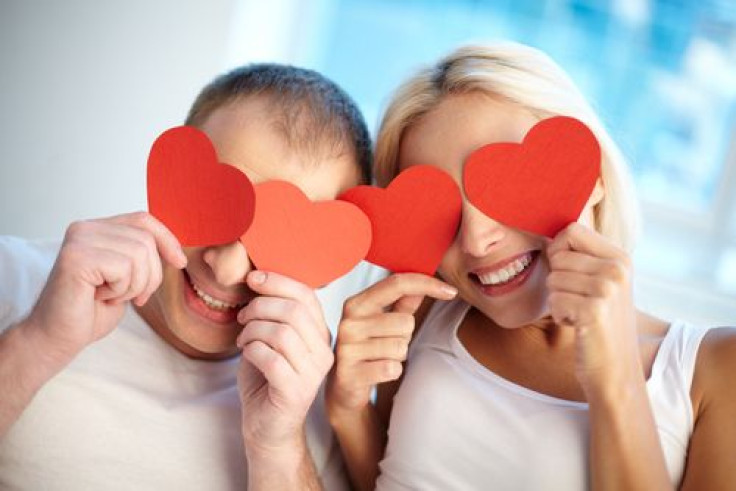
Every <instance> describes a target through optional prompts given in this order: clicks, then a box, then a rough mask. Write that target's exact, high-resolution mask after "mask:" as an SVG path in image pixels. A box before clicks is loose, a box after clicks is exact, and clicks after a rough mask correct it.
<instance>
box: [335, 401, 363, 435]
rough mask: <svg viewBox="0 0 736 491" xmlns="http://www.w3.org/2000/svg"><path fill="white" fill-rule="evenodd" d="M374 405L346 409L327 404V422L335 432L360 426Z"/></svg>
mask: <svg viewBox="0 0 736 491" xmlns="http://www.w3.org/2000/svg"><path fill="white" fill-rule="evenodd" d="M371 408H372V404H371V403H370V401H369V402H367V403H366V404H365V405H363V406H358V407H344V406H334V405H330V404H327V421H328V422H329V423H330V426H331V427H332V429H333V430H335V431H339V430H341V429H343V428H352V427H354V425H355V424H359V422H360V421H362V420H363V419H364V418H365V417H366V416H367V415H368V414H369V413H370V411H371Z"/></svg>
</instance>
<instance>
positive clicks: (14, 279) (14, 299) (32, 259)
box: [0, 235, 61, 330]
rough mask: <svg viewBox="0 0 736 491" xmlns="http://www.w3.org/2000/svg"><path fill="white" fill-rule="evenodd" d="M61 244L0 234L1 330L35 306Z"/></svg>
mask: <svg viewBox="0 0 736 491" xmlns="http://www.w3.org/2000/svg"><path fill="white" fill-rule="evenodd" d="M60 245H61V241H60V240H28V239H22V238H20V237H12V236H7V235H0V330H3V329H4V328H6V327H8V325H10V324H12V323H15V322H17V321H18V320H20V319H22V318H23V317H24V316H25V315H26V314H27V312H28V311H29V310H30V308H31V307H32V306H33V304H34V302H35V301H36V298H38V294H39V293H40V292H41V289H42V288H43V286H44V284H45V283H46V278H48V275H49V272H50V271H51V267H52V266H53V264H54V260H55V259H56V255H57V253H58V251H59V247H60Z"/></svg>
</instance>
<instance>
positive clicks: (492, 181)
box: [463, 116, 601, 237]
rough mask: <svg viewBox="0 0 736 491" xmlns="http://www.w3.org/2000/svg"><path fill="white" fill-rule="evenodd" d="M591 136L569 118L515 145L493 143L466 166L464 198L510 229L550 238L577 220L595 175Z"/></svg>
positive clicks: (597, 153) (540, 127) (538, 128)
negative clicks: (465, 196)
mask: <svg viewBox="0 0 736 491" xmlns="http://www.w3.org/2000/svg"><path fill="white" fill-rule="evenodd" d="M600 166H601V150H600V146H599V144H598V141H597V140H596V138H595V135H593V133H592V132H591V131H590V129H589V128H588V127H587V126H585V125H584V124H583V123H582V122H580V121H578V120H577V119H574V118H569V117H564V116H557V117H553V118H549V119H545V120H543V121H540V122H539V123H537V124H536V125H534V127H533V128H532V129H531V130H530V131H529V133H527V135H526V137H525V138H524V141H523V142H522V143H520V144H518V143H492V144H490V145H486V146H484V147H481V148H480V149H478V150H476V151H475V152H473V153H472V154H471V155H470V156H469V157H468V159H467V160H466V163H465V169H464V172H463V181H464V186H465V193H466V194H467V196H468V199H469V200H470V202H471V203H473V205H475V206H476V207H477V208H478V209H480V210H481V211H482V212H483V213H485V214H486V215H488V216H489V217H491V218H493V219H494V220H496V221H498V222H501V223H503V224H505V225H508V226H510V227H515V228H520V229H522V230H526V231H528V232H532V233H535V234H539V235H546V236H547V237H554V236H555V235H556V234H557V233H558V232H559V231H561V230H562V229H563V228H565V227H566V226H567V225H569V224H570V223H572V222H574V221H576V220H577V219H578V218H579V216H580V213H581V212H582V210H583V207H584V206H585V203H586V202H587V201H588V198H589V197H590V194H591V193H592V192H593V188H594V187H595V183H596V180H597V179H598V176H599V175H600Z"/></svg>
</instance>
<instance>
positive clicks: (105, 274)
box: [0, 45, 736, 490]
mask: <svg viewBox="0 0 736 491" xmlns="http://www.w3.org/2000/svg"><path fill="white" fill-rule="evenodd" d="M554 115H568V116H573V117H575V118H577V119H579V120H581V121H583V122H584V123H586V124H587V125H588V126H589V127H590V128H591V129H592V130H593V132H594V133H595V135H596V137H597V138H598V141H599V143H600V145H601V150H602V164H601V177H600V179H599V180H598V182H597V184H596V186H595V189H594V191H593V193H592V194H591V196H590V198H589V200H588V202H587V204H586V205H585V208H584V210H583V212H582V214H581V217H580V220H579V222H580V223H576V224H572V225H570V226H569V227H567V228H566V229H565V230H564V231H562V232H561V233H560V234H559V235H557V236H556V237H555V238H554V239H551V240H550V239H548V238H545V237H542V236H538V235H534V234H531V233H528V232H524V231H522V230H519V229H515V228H513V227H510V226H506V225H504V224H502V223H499V222H496V221H494V220H493V219H492V218H490V217H488V216H486V215H484V214H483V213H482V212H481V211H480V210H478V209H477V208H475V207H473V206H472V205H471V204H470V203H469V202H468V201H467V199H464V201H463V208H462V219H461V224H460V227H459V230H458V232H457V235H456V237H455V240H454V242H453V244H452V245H451V247H450V248H449V249H448V251H447V252H446V253H445V255H444V257H443V259H442V263H441V265H440V267H439V271H438V273H439V274H438V276H439V278H441V280H440V279H439V278H434V277H429V276H424V275H420V274H408V273H407V274H394V275H392V276H390V277H388V278H386V279H384V280H382V281H380V282H378V283H376V284H375V285H373V286H371V287H369V288H368V289H366V290H365V291H363V292H362V293H360V294H358V295H356V296H354V297H352V298H350V299H349V300H348V301H347V302H346V303H345V306H344V309H343V318H342V320H341V322H340V325H339V329H338V335H337V339H336V346H335V350H334V354H333V351H332V350H331V348H330V342H329V333H328V330H327V328H326V325H325V321H324V319H323V315H322V309H321V306H320V304H319V302H318V301H317V299H316V297H315V294H314V292H313V291H312V290H310V289H309V288H307V287H306V286H305V285H302V284H300V283H298V282H295V281H294V280H291V279H290V278H287V277H283V276H280V275H278V274H275V273H271V272H266V271H257V270H254V269H253V267H252V265H251V263H250V261H249V259H248V255H247V251H246V250H245V249H244V247H243V246H241V245H240V244H239V243H236V244H230V245H225V246H218V247H204V248H184V249H182V247H181V246H180V245H179V243H178V242H177V240H176V238H175V237H174V236H173V235H172V234H171V233H170V232H169V231H168V230H167V229H166V228H165V227H164V226H163V225H162V224H161V223H160V222H158V221H157V220H155V219H154V218H153V217H151V216H150V215H148V214H146V213H136V214H131V215H123V216H118V217H113V218H106V219H99V220H91V221H86V222H79V223H75V224H73V225H71V226H70V227H69V228H68V230H67V233H66V236H65V238H64V241H63V243H62V244H61V248H60V249H58V245H56V246H54V245H42V244H41V245H39V244H34V245H31V244H28V243H25V242H22V241H18V240H15V239H11V238H7V239H3V240H2V241H0V266H1V267H2V277H1V278H0V329H2V334H1V335H0V394H2V399H1V400H0V487H2V488H3V489H131V488H139V489H237V488H240V489H242V488H245V487H246V486H247V488H249V489H269V490H271V489H313V488H314V489H319V488H320V487H321V486H322V487H324V488H326V489H340V488H342V487H345V486H346V483H347V481H346V480H345V476H344V475H343V474H342V472H343V465H342V463H341V462H342V461H344V464H345V465H344V468H345V469H346V470H347V474H348V477H349V481H350V483H351V484H352V486H353V487H354V488H357V489H372V488H374V487H378V488H381V489H566V490H567V489H586V488H595V489H647V490H650V489H672V488H680V489H722V488H726V487H728V486H729V485H732V483H733V482H734V480H736V473H735V472H734V470H733V468H732V466H731V465H729V463H730V462H733V461H734V460H736V428H735V427H734V425H733V420H734V419H733V415H734V414H736V389H734V386H733V384H731V383H730V374H732V373H734V371H736V332H735V331H734V330H733V329H728V328H723V329H711V330H707V329H700V328H695V327H693V326H690V325H687V324H685V323H682V322H671V323H667V322H664V321H662V320H659V319H656V318H653V317H651V316H648V315H646V314H645V313H643V312H640V311H638V310H636V308H635V307H634V305H633V303H632V294H631V276H632V272H631V264H630V256H629V251H630V250H631V247H632V245H633V240H634V230H635V225H636V220H635V218H636V217H635V211H634V206H633V205H632V203H633V196H632V189H631V186H630V184H629V182H628V180H627V175H626V170H625V164H624V160H623V158H622V156H621V154H620V152H619V151H618V149H617V147H616V145H615V144H614V143H613V142H612V141H611V139H610V138H609V137H608V136H607V134H606V133H605V130H604V129H603V127H602V125H601V124H600V123H599V122H598V119H597V117H596V116H595V114H593V112H592V110H591V109H590V107H589V106H588V104H587V103H586V102H585V101H584V99H583V97H582V96H581V95H580V93H579V92H578V91H577V89H576V88H575V86H574V85H573V83H572V82H571V81H570V80H569V78H568V77H567V76H566V75H565V74H564V72H562V71H561V70H560V69H559V67H557V66H556V65H555V64H554V63H553V62H552V61H551V60H549V59H548V58H547V57H546V56H544V55H543V54H541V53H540V52H538V51H536V50H533V49H530V48H527V47H524V46H519V45H498V46H469V47H464V48H460V49H458V50H456V51H454V52H453V53H451V54H449V55H448V56H447V57H445V58H443V59H441V60H439V62H438V63H437V64H436V65H435V66H433V67H430V68H427V69H425V70H422V71H420V72H419V73H417V74H415V75H414V76H413V77H411V78H410V79H409V80H407V81H406V83H405V84H403V85H402V86H401V87H400V88H399V89H398V91H397V92H396V93H395V95H394V97H393V99H392V101H391V103H390V105H389V107H388V109H387V111H386V114H385V115H384V118H383V121H382V124H381V127H380V131H379V133H378V137H377V142H376V147H375V158H374V159H373V158H372V151H371V145H370V141H369V140H370V139H369V136H368V132H367V130H366V127H365V124H364V122H363V120H362V117H361V116H360V114H359V111H358V109H357V108H356V106H355V105H354V103H353V102H352V101H351V100H350V99H349V97H348V96H346V95H345V94H344V93H343V92H342V91H341V90H340V89H339V88H338V87H336V86H335V85H334V84H333V83H331V82H329V81H328V80H325V79H324V78H323V77H321V76H320V75H318V74H316V73H314V72H310V71H306V70H300V69H295V68H291V67H283V66H276V65H256V66H251V67H245V68H243V69H239V70H236V71H233V72H231V73H229V74H226V75H224V76H223V77H220V78H218V79H216V80H215V81H213V82H212V83H211V84H210V85H209V86H207V87H206V88H205V89H204V90H203V91H202V93H201V94H200V95H199V97H198V98H197V100H196V101H195V103H194V105H193V107H192V109H191V110H190V113H189V116H188V118H187V121H186V123H187V124H189V125H193V126H196V127H199V128H200V129H202V130H203V131H204V132H205V133H207V135H208V136H209V138H210V139H211V140H212V142H213V144H214V145H215V148H216V149H217V153H218V156H219V159H220V160H221V161H223V162H228V163H230V164H232V165H235V166H236V167H238V168H239V169H240V170H242V171H243V172H244V173H246V174H247V175H248V177H249V178H250V179H251V181H253V182H254V183H257V182H261V181H266V180H273V179H280V180H287V181H290V182H292V183H294V184H296V185H297V186H299V187H300V188H301V189H302V190H303V191H304V192H305V194H306V195H307V196H308V197H309V198H310V199H312V200H325V199H334V198H335V197H336V196H337V195H338V194H340V193H341V192H343V191H345V190H346V189H348V188H350V187H353V186H355V185H357V184H359V183H366V182H369V181H370V180H371V176H372V173H373V172H375V175H376V179H377V181H378V183H379V184H380V185H386V184H387V183H388V182H390V181H391V179H392V178H393V177H395V176H396V175H397V174H398V173H399V172H400V171H401V170H403V169H405V168H406V167H407V166H410V165H413V164H429V165H433V166H436V167H438V168H440V169H442V170H444V171H446V172H447V173H448V174H449V175H450V176H452V177H453V178H454V179H455V180H456V182H457V183H458V185H459V186H460V188H461V189H462V175H463V172H462V164H463V162H464V160H465V158H466V157H467V156H468V154H469V153H471V152H472V151H474V150H475V149H477V148H479V147H481V146H483V145H485V144H488V143H493V142H499V141H517V142H518V141H521V139H522V138H523V137H524V135H525V134H526V133H527V132H528V131H529V129H530V128H531V127H532V126H533V125H534V124H535V123H536V122H538V121H539V120H541V119H544V118H547V117H551V116H554ZM560 191H561V192H564V190H560ZM57 250H58V254H57ZM517 263H518V264H517ZM512 264H513V265H514V269H513V270H510V269H509V265H512ZM499 278H501V281H500V283H499ZM504 283H506V284H505V285H504ZM215 300H218V301H217V302H216V301H215ZM410 341H411V344H410ZM325 377H327V384H326V390H325V392H324V404H323V403H322V392H321V391H320V387H321V385H322V382H323V380H324V379H325ZM376 385H377V386H378V391H377V395H376V399H375V403H374V402H372V401H371V391H372V389H373V387H375V386H376ZM315 401H316V403H314V404H313V402H315ZM310 408H311V410H310ZM324 410H326V413H327V418H326V420H327V421H329V426H331V427H332V428H330V427H329V426H328V425H327V423H326V421H325V415H324V414H323V413H322V412H321V411H324ZM331 430H332V431H334V435H335V436H336V439H335V440H336V441H337V445H335V444H333V443H332V442H333V441H334V440H333V438H332V431H331ZM341 457H342V458H341Z"/></svg>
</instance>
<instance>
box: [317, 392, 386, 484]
mask: <svg viewBox="0 0 736 491" xmlns="http://www.w3.org/2000/svg"><path fill="white" fill-rule="evenodd" d="M329 418H330V424H331V425H332V428H333V430H334V431H335V435H336V437H337V441H338V442H339V443H340V448H341V450H342V454H343V457H344V459H345V465H346V466H347V469H348V473H349V474H350V479H351V481H352V483H353V486H354V487H355V489H358V490H359V491H363V490H372V489H374V488H375V486H376V479H377V478H378V463H379V462H380V461H381V459H382V458H383V452H384V449H385V446H386V430H385V428H384V427H383V424H382V423H381V421H380V419H379V417H378V413H377V412H376V409H375V407H374V406H373V404H368V405H366V406H365V407H364V408H363V409H362V410H360V411H355V412H352V413H345V414H334V411H333V412H331V413H330V416H329Z"/></svg>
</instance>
